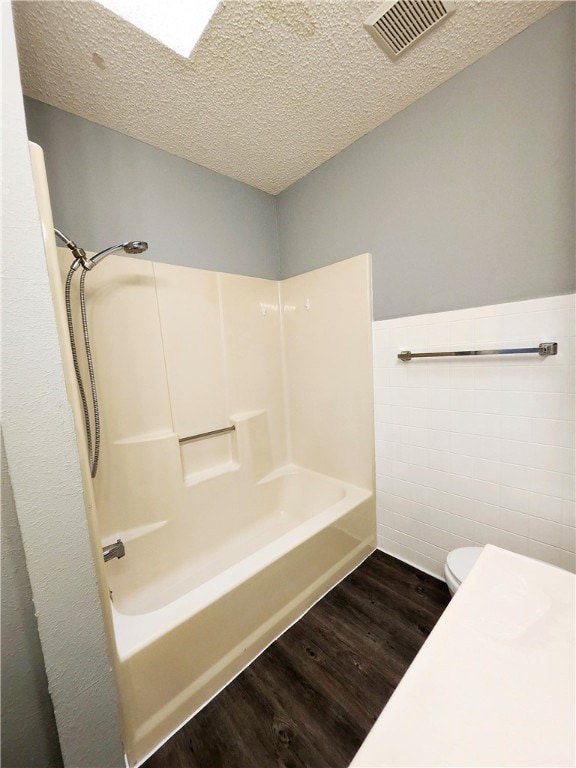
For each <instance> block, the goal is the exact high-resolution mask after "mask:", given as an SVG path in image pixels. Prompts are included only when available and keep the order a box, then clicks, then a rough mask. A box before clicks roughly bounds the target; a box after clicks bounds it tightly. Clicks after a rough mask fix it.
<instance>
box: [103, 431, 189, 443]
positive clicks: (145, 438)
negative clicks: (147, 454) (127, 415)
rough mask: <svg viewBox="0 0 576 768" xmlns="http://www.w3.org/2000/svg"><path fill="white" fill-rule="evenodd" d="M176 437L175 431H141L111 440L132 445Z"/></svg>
mask: <svg viewBox="0 0 576 768" xmlns="http://www.w3.org/2000/svg"><path fill="white" fill-rule="evenodd" d="M171 437H172V438H173V437H176V433H175V432H172V431H170V432H166V431H164V430H163V431H162V432H143V433H142V434H140V435H131V436H130V437H125V438H123V439H122V440H113V441H112V442H113V444H114V445H133V444H134V443H151V442H154V441H156V440H168V439H169V438H171Z"/></svg>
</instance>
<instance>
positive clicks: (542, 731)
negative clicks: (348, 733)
mask: <svg viewBox="0 0 576 768" xmlns="http://www.w3.org/2000/svg"><path fill="white" fill-rule="evenodd" d="M575 598H576V581H575V578H574V576H573V575H572V574H571V573H567V572H566V571H563V570H561V569H559V568H552V567H551V566H550V565H548V564H546V563H541V562H536V561H535V560H532V559H529V558H526V557H521V556H519V555H516V554H514V553H511V552H507V551H504V550H502V549H500V548H497V547H492V546H488V547H486V548H485V550H484V551H483V553H482V555H481V556H480V558H479V560H478V562H477V563H476V565H475V566H474V568H473V569H472V571H471V572H470V574H469V575H468V577H467V579H466V581H465V582H464V583H463V584H462V586H461V587H460V589H459V590H458V592H457V593H456V596H455V597H454V598H453V600H452V601H451V603H450V605H449V606H448V608H447V609H446V610H445V612H444V613H443V614H442V616H441V617H440V620H439V621H438V623H437V624H436V626H435V627H434V629H433V630H432V633H431V634H430V636H429V637H428V639H427V640H426V642H425V643H424V645H423V646H422V648H421V650H420V652H419V653H418V655H417V656H416V658H415V660H414V661H413V662H412V665H411V666H410V668H409V669H408V672H407V673H406V675H405V676H404V677H403V679H402V680H401V682H400V684H399V686H398V687H397V688H396V690H395V691H394V693H393V695H392V698H391V699H390V701H389V702H388V704H387V705H386V707H385V708H384V710H383V712H382V714H381V715H380V717H379V718H378V720H377V721H376V724H375V725H374V727H373V729H372V731H371V732H370V733H369V734H368V737H367V739H366V741H365V742H364V744H363V745H362V747H361V748H360V751H359V752H358V754H357V755H356V757H355V758H354V760H353V761H352V764H351V768H380V766H383V765H386V766H410V765H412V766H417V765H437V766H466V765H478V766H498V767H499V766H502V765H507V766H540V767H541V766H554V768H559V766H573V765H574V761H575V759H576V725H575V724H576V696H575V688H574V679H575V673H576V670H575V659H576V647H575V636H574V635H575V626H576V616H575V605H576V603H575ZM439 670H441V674H439ZM415 735H417V738H415Z"/></svg>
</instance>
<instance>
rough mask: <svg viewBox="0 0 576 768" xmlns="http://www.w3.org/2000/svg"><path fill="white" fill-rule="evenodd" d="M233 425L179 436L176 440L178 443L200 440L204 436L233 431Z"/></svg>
mask: <svg viewBox="0 0 576 768" xmlns="http://www.w3.org/2000/svg"><path fill="white" fill-rule="evenodd" d="M235 429H236V427H235V425H234V424H232V426H231V427H223V428H222V429H213V430H212V431H211V432H200V433H199V434H198V435H190V437H181V438H180V439H179V440H178V442H179V443H180V445H183V444H184V443H191V442H192V441H193V440H202V439H203V438H205V437H215V436H216V435H224V434H226V432H234V430H235Z"/></svg>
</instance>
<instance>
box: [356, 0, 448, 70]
mask: <svg viewBox="0 0 576 768" xmlns="http://www.w3.org/2000/svg"><path fill="white" fill-rule="evenodd" d="M454 6H455V2H446V1H444V2H441V1H440V0H392V1H391V2H386V3H383V5H380V6H379V7H378V8H377V9H376V10H375V11H374V13H372V14H371V15H370V16H369V17H368V18H367V19H366V21H365V22H364V27H365V28H366V29H367V30H368V32H370V34H371V35H372V37H373V38H374V40H376V42H377V43H378V45H379V46H380V48H382V49H383V50H385V51H386V53H387V54H388V55H389V56H390V57H391V58H393V59H397V58H398V56H400V54H401V53H404V51H405V50H406V49H407V48H409V47H410V46H411V45H413V44H414V43H415V42H416V41H417V40H420V38H421V37H423V36H424V35H425V34H426V33H427V32H429V31H430V30H431V29H434V27H436V26H437V25H438V24H440V22H441V21H443V20H444V19H445V18H446V17H447V16H449V15H450V14H451V13H452V12H453V11H454Z"/></svg>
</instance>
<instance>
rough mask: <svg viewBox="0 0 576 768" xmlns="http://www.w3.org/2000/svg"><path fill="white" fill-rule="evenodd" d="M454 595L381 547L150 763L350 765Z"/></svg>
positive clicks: (193, 767) (162, 767) (202, 767)
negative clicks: (387, 553)
mask: <svg viewBox="0 0 576 768" xmlns="http://www.w3.org/2000/svg"><path fill="white" fill-rule="evenodd" d="M448 601H449V594H448V590H447V588H446V585H445V584H444V583H443V582H441V581H439V580H437V579H434V578H433V577H432V576H428V575H427V574H424V573H422V572H420V571H418V570H417V569H416V568H413V567H412V566H409V565H406V564H405V563H402V562H400V561H398V560H395V559H394V558H392V557H390V556H389V555H385V554H384V553H383V552H378V551H377V552H374V553H373V554H372V555H371V556H370V557H369V558H367V560H365V561H364V563H362V564H361V565H360V566H359V567H358V568H357V569H356V570H355V571H354V572H353V573H351V574H350V575H349V576H348V577H347V578H346V579H344V580H343V581H342V582H341V583H340V584H338V585H337V586H336V587H335V588H334V589H333V590H331V591H330V592H329V593H328V594H327V595H326V596H325V597H324V598H323V599H322V600H321V601H320V602H319V603H317V604H316V605H315V606H314V607H313V608H312V609H311V610H310V611H308V613H307V614H306V615H305V616H303V617H302V619H300V621H298V622H297V623H296V624H295V625H294V626H293V627H291V628H290V629H289V630H288V631H287V632H285V633H284V634H283V635H282V636H281V637H280V638H279V639H278V640H277V641H276V642H275V643H273V644H272V645H271V646H270V647H269V648H268V649H267V650H266V651H264V653H263V654H262V655H261V656H259V657H258V658H257V659H256V660H255V661H254V662H253V663H252V664H251V665H250V666H249V667H248V668H247V669H246V670H244V672H242V673H241V674H240V675H239V676H238V677H237V678H236V679H235V680H233V681H232V682H231V683H230V685H228V686H227V687H226V688H225V689H224V690H223V691H222V693H220V694H219V695H218V696H217V697H216V698H215V699H213V701H211V702H210V703H209V704H208V705H207V706H206V707H205V708H204V709H203V710H202V711H201V712H199V713H198V714H197V715H196V717H194V718H193V719H192V720H191V721H190V722H189V723H188V724H187V725H185V726H184V727H183V728H181V729H180V731H178V733H176V734H175V735H174V736H173V737H172V738H171V739H170V740H169V741H168V742H167V743H166V744H165V745H164V746H163V747H161V748H160V749H159V750H158V752H156V754H154V755H153V756H152V757H150V758H149V759H148V760H147V761H146V763H145V764H144V768H346V766H348V765H349V763H350V761H351V760H352V758H353V757H354V755H355V753H356V751H357V750H358V748H359V747H360V744H361V743H362V741H363V740H364V739H365V737H366V735H367V734H368V731H369V730H370V728H371V727H372V725H373V723H374V722H375V720H376V718H377V717H378V715H379V714H380V712H381V710H382V708H383V706H384V705H385V703H386V702H387V701H388V699H389V698H390V696H391V695H392V692H393V691H394V688H395V687H396V685H397V684H398V682H399V681H400V679H401V678H402V676H403V675H404V673H405V672H406V670H407V668H408V666H409V665H410V663H411V662H412V660H413V658H414V656H415V655H416V653H417V652H418V650H419V649H420V647H421V646H422V644H423V643H424V640H425V639H426V637H427V636H428V634H429V632H430V631H431V630H432V628H433V626H434V624H435V623H436V621H437V620H438V618H439V617H440V615H441V613H442V611H443V610H444V608H445V607H446V605H447V604H448Z"/></svg>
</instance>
